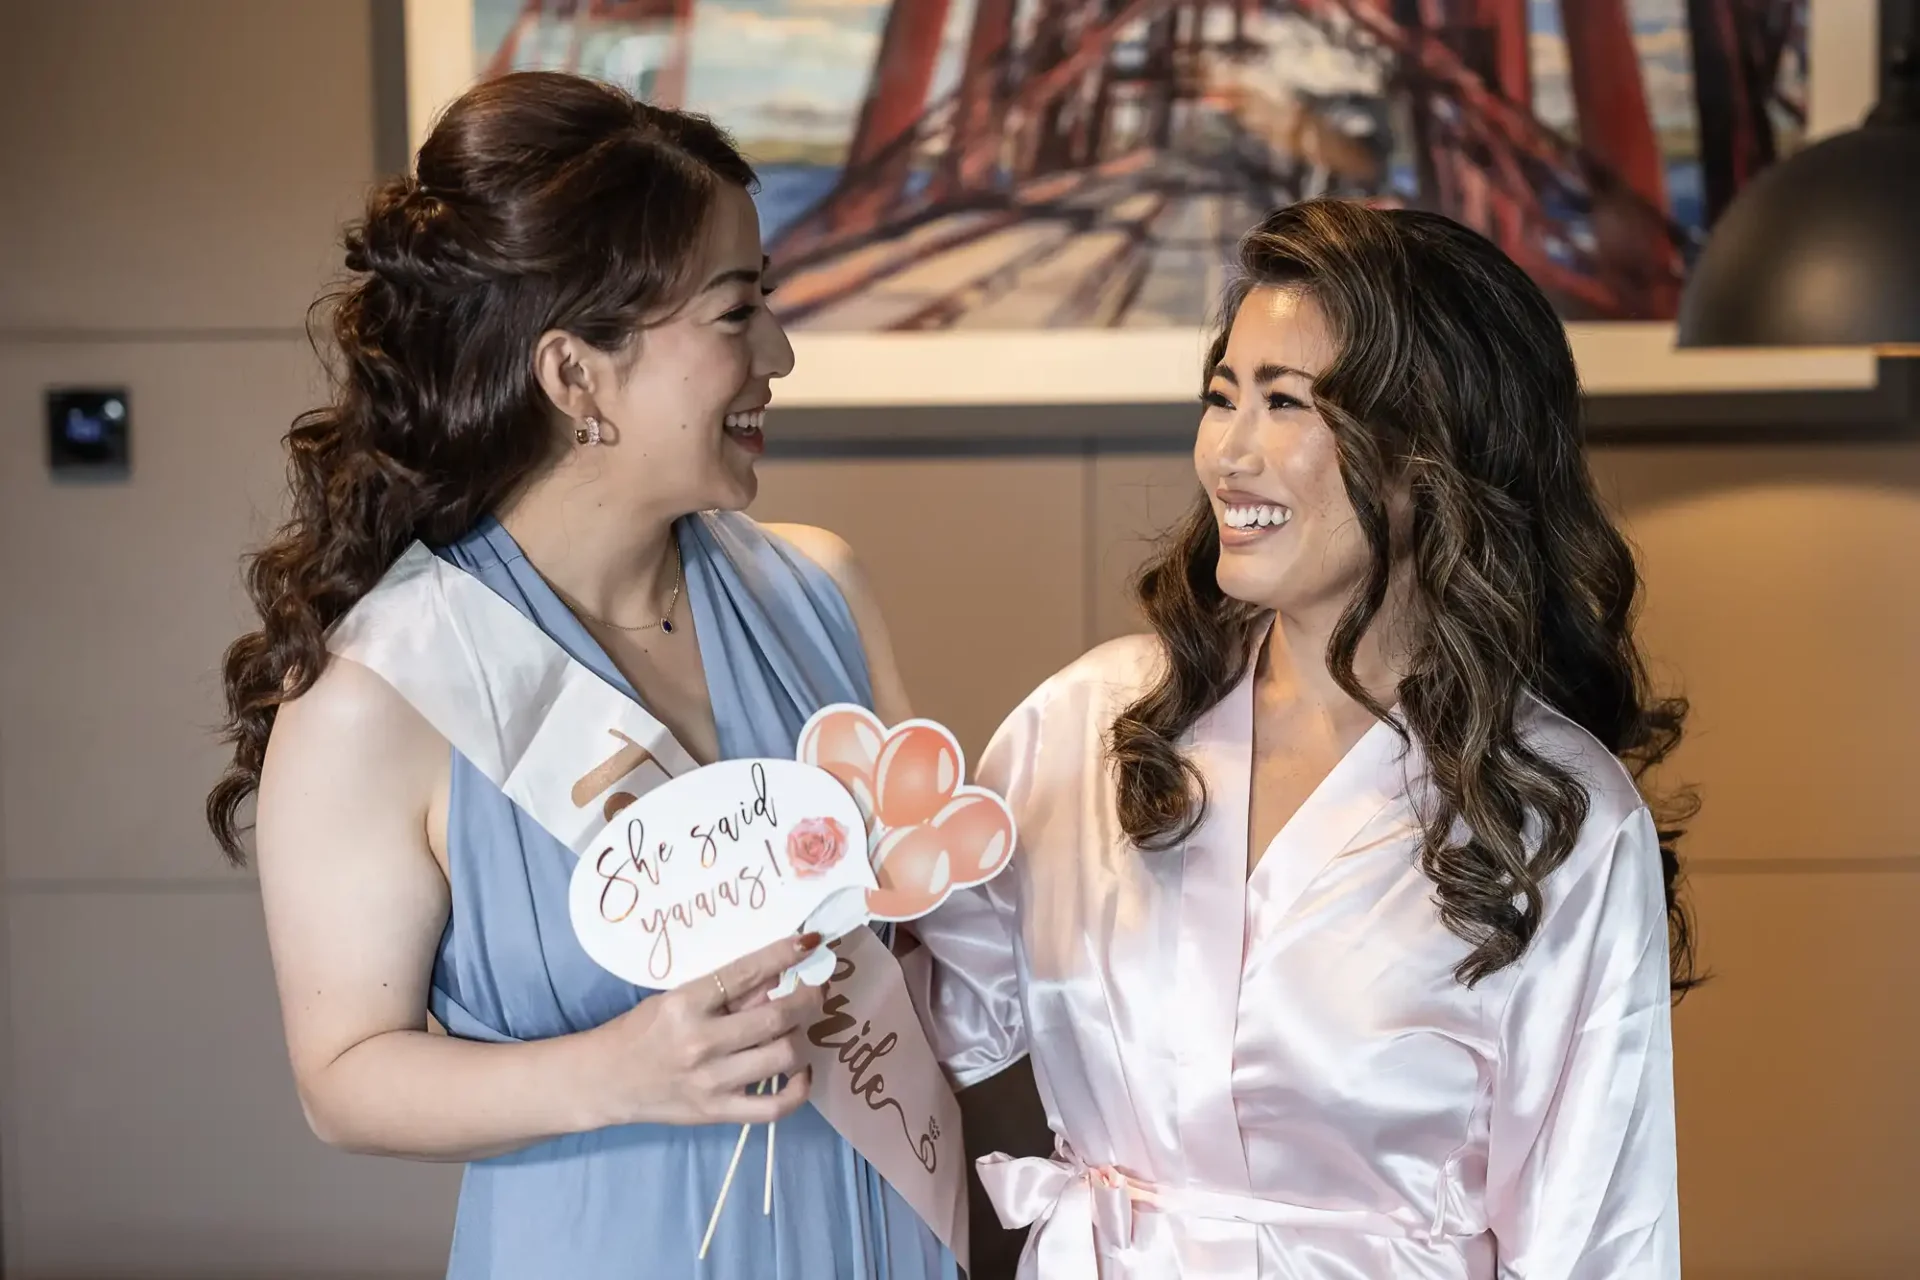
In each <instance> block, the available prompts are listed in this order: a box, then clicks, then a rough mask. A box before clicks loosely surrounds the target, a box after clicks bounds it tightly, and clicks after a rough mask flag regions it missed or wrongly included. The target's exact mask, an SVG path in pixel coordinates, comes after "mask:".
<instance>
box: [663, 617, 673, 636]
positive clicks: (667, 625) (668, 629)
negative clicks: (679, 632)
mask: <svg viewBox="0 0 1920 1280" xmlns="http://www.w3.org/2000/svg"><path fill="white" fill-rule="evenodd" d="M660 630H661V632H662V633H663V634H665V635H672V634H673V623H672V622H670V621H669V620H667V619H666V618H662V619H660Z"/></svg>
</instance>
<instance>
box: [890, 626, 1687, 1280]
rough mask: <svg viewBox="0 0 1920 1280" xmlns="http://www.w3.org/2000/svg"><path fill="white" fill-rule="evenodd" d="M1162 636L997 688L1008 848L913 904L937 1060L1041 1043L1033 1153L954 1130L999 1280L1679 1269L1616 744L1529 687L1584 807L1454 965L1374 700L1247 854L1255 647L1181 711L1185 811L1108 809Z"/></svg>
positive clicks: (1581, 1274)
mask: <svg viewBox="0 0 1920 1280" xmlns="http://www.w3.org/2000/svg"><path fill="white" fill-rule="evenodd" d="M1157 662H1158V648H1157V644H1156V642H1155V641H1153V640H1152V639H1151V638H1150V637H1131V638H1128V639H1125V640H1121V641H1116V642H1114V643H1112V644H1109V645H1106V646H1103V647H1102V648H1100V649H1097V650H1095V651H1094V652H1093V653H1091V654H1089V655H1087V656H1086V657H1085V658H1083V659H1081V660H1080V661H1079V662H1077V663H1075V664H1074V665H1073V666H1071V667H1069V668H1068V669H1067V670H1065V671H1063V672H1062V673H1060V674H1059V675H1057V676H1055V677H1054V678H1053V679H1052V680H1050V681H1048V682H1047V683H1046V684H1045V685H1043V686H1042V687H1041V688H1040V689H1039V690H1037V691H1036V692H1035V693H1034V694H1033V695H1032V696H1031V697H1030V698H1028V699H1027V701H1026V702H1025V703H1024V704H1022V705H1021V707H1020V708H1019V709H1018V710H1016V711H1015V712H1014V713H1013V715H1012V716H1011V717H1010V718H1009V719H1008V720H1007V721H1006V723H1005V724H1004V725H1003V726H1002V727H1001V728H1000V730H999V732H998V733H997V734H996V735H995V737H994V739H993V741H992V743H991V745H990V746H989V747H988V749H987V751H986V753H985V754H984V756H983V758H982V762H981V766H980V770H979V780H980V782H981V783H982V785H985V786H988V787H991V788H993V789H995V790H997V791H1000V792H1001V793H1002V794H1004V795H1005V796H1006V797H1007V799H1008V801H1009V803H1010V804H1011V806H1012V808H1013V810H1014V813H1015V815H1016V816H1017V818H1018V820H1019V824H1020V842H1019V850H1018V853H1017V855H1016V858H1015V862H1014V865H1013V867H1011V868H1010V869H1009V870H1008V871H1007V872H1006V873H1004V874H1003V875H1001V876H1000V877H999V878H998V879H997V880H994V881H992V882H990V883H989V884H987V885H985V886H982V887H980V888H978V889H973V890H968V891H965V892H963V893H961V894H958V895H956V896H955V897H954V898H952V899H950V900H949V901H948V903H947V904H946V905H945V906H943V907H942V908H941V909H940V910H939V911H938V912H936V913H935V914H934V915H933V916H931V917H929V918H928V919H925V920H922V921H920V922H919V923H918V926H917V931H918V932H919V934H920V936H921V938H922V940H923V941H924V942H925V944H926V950H927V952H928V954H929V957H930V962H929V963H923V964H922V965H921V966H919V976H920V979H921V981H922V983H923V986H922V990H921V995H922V998H923V1002H924V1013H925V1017H926V1020H927V1021H928V1023H929V1025H930V1032H931V1034H932V1036H933V1040H934V1044H935V1048H936V1050H937V1051H938V1052H939V1053H940V1054H941V1057H942V1060H943V1062H944V1063H945V1064H946V1066H947V1069H948V1071H949V1072H950V1074H951V1075H952V1076H953V1077H954V1080H955V1083H956V1084H957V1085H959V1086H961V1087H964V1086H965V1085H968V1084H971V1083H975V1082H977V1081H979V1080H982V1079H985V1078H986V1077H988V1076H990V1075H992V1074H993V1073H995V1072H996V1071H999V1070H1000V1069H1002V1068H1004V1067H1005V1066H1007V1065H1009V1064H1010V1063H1012V1062H1014V1061H1017V1060H1018V1058H1019V1057H1020V1056H1021V1055H1022V1054H1023V1053H1031V1055H1032V1057H1033V1066H1034V1074H1035V1078H1036V1080H1037V1082H1038V1085H1039V1089H1040V1093H1041V1097H1042V1100H1043V1102H1044V1103H1045V1106H1046V1110H1047V1115H1048V1118H1049V1121H1050V1123H1051V1125H1052V1128H1053V1131H1054V1134H1055V1137H1056V1141H1057V1144H1058V1150H1057V1153H1056V1158H1055V1159H1054V1160H1051V1161H1033V1160H1019V1161H1016V1160H1009V1159H1006V1158H1005V1157H989V1158H987V1159H985V1160H983V1161H981V1162H980V1172H981V1177H982V1180H983V1182H984V1183H985V1185H986V1186H987V1188H988V1191H989V1194H990V1195H991V1196H992V1198H993V1200H994V1202H995V1208H996V1209H997V1210H998V1211H999V1213H1000V1215H1001V1218H1002V1220H1003V1221H1005V1222H1006V1223H1007V1224H1008V1225H1021V1224H1023V1223H1026V1222H1032V1223H1034V1224H1035V1230H1034V1232H1033V1234H1032V1235H1031V1237H1030V1238H1029V1241H1028V1244H1027V1249H1026V1252H1025V1254H1024V1256H1023V1258H1022V1261H1021V1271H1020V1275H1021V1277H1022V1280H1036V1278H1044V1280H1094V1278H1095V1277H1100V1278H1101V1280H1119V1278H1123V1277H1124V1278H1133V1277H1138V1278H1140V1280H1145V1278H1147V1277H1164V1276H1174V1275H1179V1276H1185V1277H1199V1278H1201V1280H1211V1278H1217V1280H1226V1278H1227V1277H1235V1278H1236V1280H1244V1278H1246V1277H1261V1278H1263V1280H1382V1278H1384V1277H1391V1278H1392V1280H1496V1278H1498V1280H1668V1278H1669V1277H1675V1276H1678V1275H1679V1236H1678V1201H1677V1194H1676V1170H1675V1153H1674V1117H1673V1086H1672V1049H1671V1038H1670V1037H1671V1032H1670V1021H1669V1000H1668V988H1667V933H1666V913H1665V905H1664V898H1663V894H1662V889H1661V881H1660V854H1659V849H1658V845H1657V840H1656V836H1655V832H1654V828H1653V824H1652V821H1651V819H1650V817H1649V815H1648V813H1647V811H1646V809H1645V807H1644V806H1643V804H1642V802H1641V799H1640V797H1639V795H1638V793H1637V792H1636V791H1635V789H1634V787H1633V784H1632V781H1631V779H1630V778H1629V777H1628V775H1627V773H1626V772H1625V770H1624V769H1622V767H1621V766H1620V765H1619V763H1618V762H1617V761H1616V760H1614V759H1613V758H1612V757H1611V756H1610V755H1609V754H1608V753H1607V752H1606V751H1605V750H1604V748H1602V747H1601V746H1600V744H1598V743H1597V742H1595V741H1594V740H1593V739H1592V738H1591V737H1589V736H1588V735H1587V734H1585V733H1584V732H1583V731H1581V730H1580V729H1579V728H1578V727H1577V726H1575V725H1573V724H1571V723H1570V722H1568V721H1567V720H1565V719H1563V718H1562V717H1560V716H1558V715H1556V714H1555V713H1553V712H1552V711H1550V710H1548V709H1547V708H1545V707H1544V706H1542V705H1540V704H1538V703H1529V705H1528V710H1527V713H1526V717H1525V721H1524V724H1523V726H1522V728H1523V732H1524V733H1525V735H1526V736H1527V738H1528V740H1529V741H1530V742H1532V743H1533V745H1534V746H1535V747H1536V748H1537V749H1539V750H1541V751H1543V752H1547V753H1550V754H1551V755H1552V756H1553V758H1555V759H1556V760H1558V761H1560V762H1562V763H1563V764H1565V765H1567V766H1569V767H1570V768H1572V769H1573V770H1574V771H1575V773H1576V776H1578V777H1579V778H1581V779H1582V780H1583V781H1584V782H1585V784H1586V785H1587V787H1588V788H1589V792H1590V796H1591V808H1590V813H1589V816H1588V818H1587V821H1586V823H1585V825H1584V827H1583V828H1582V830H1581V832H1580V835H1579V839H1578V842H1577V845H1576V847H1575V848H1574V850H1573V852H1572V854H1571V856H1570V857H1569V858H1568V860H1567V861H1566V863H1565V864H1564V865H1563V866H1561V867H1560V868H1559V869H1558V870H1557V871H1556V872H1555V873H1554V874H1553V875H1552V877H1551V878H1550V879H1549V881H1548V883H1547V891H1546V894H1547V906H1546V914H1545V917H1544V919H1543V921H1542V924H1541V927H1540V931H1539V933H1538V935H1537V937H1536V938H1535V940H1534V942H1533V944H1532V946H1531V947H1530V949H1529V950H1528V952H1527V953H1526V955H1525V956H1524V958H1523V959H1522V960H1521V962H1520V963H1519V964H1517V965H1515V966H1511V967H1509V968H1507V969H1505V970H1502V971H1501V972H1500V973H1498V974H1496V975H1494V976H1493V977H1490V978H1488V979H1486V980H1484V981H1482V982H1481V983H1480V984H1479V985H1477V986H1475V987H1472V988H1469V987H1466V986H1463V985H1462V984H1461V983H1460V982H1459V981H1457V980H1456V979H1455V977H1454V974H1453V970H1454V967H1455V966H1456V965H1457V964H1458V963H1459V962H1460V960H1461V959H1462V958H1463V957H1464V956H1465V955H1466V953H1467V950H1468V948H1467V946H1466V944H1465V943H1463V942H1462V941H1460V940H1459V939H1458V938H1457V937H1455V936H1454V935H1453V934H1452V933H1450V932H1448V931H1447V929H1446V928H1445V927H1444V926H1443V925H1442V923H1441V921H1440V919H1439V915H1438V912H1437V910H1436V908H1435V905H1434V898H1433V888H1432V884H1431V882H1430V881H1429V880H1428V879H1427V878H1426V877H1425V876H1424V875H1423V874H1422V873H1421V872H1420V870H1419V868H1418V866H1417V865H1416V861H1415V859H1416V856H1417V849H1418V828H1417V824H1416V819H1415V805H1416V804H1417V797H1418V795H1419V789H1420V786H1421V784H1422V779H1423V770H1422V766H1421V762H1420V759H1419V756H1418V753H1417V751H1409V750H1408V749H1407V748H1406V747H1405V746H1404V745H1403V743H1402V740H1401V739H1400V738H1399V736H1398V735H1397V734H1396V733H1394V731H1393V730H1392V728H1391V727H1390V726H1388V725H1385V724H1380V725H1376V726H1375V727H1374V728H1373V729H1371V730H1370V731H1369V732H1368V733H1367V734H1366V735H1365V736H1364V737H1363V738H1362V739H1361V741H1360V742H1359V743H1358V744H1357V745H1356V746H1355V747H1354V748H1353V750H1352V751H1351V752H1350V753H1349V754H1348V756H1347V757H1346V758H1345V759H1344V760H1342V761H1341V762H1340V764H1339V765H1338V766H1336V768H1335V769H1334V771H1333V772H1332V774H1331V775H1330V776H1329V777H1328V778H1327V779H1326V780H1325V782H1323V783H1322V784H1321V786H1320V787H1319V788H1318V790H1316V791H1315V792H1314V793H1313V794H1312V795H1311V796H1310V797H1309V798H1308V800H1307V801H1306V803H1305V804H1304V805H1303V806H1302V807H1301V809H1300V810H1299V812H1298V813H1297V814H1296V815H1295V816H1294V817H1293V818H1292V820H1291V821H1289V823H1288V824H1287V826H1286V827H1285V828H1284V829H1283V830H1282V831H1281V832H1280V833H1279V834H1278V835H1277V836H1276V837H1275V838H1274V840H1273V843H1272V844H1271V845H1270V846H1269V848H1268V850H1267V851H1266V853H1265V855H1264V856H1263V857H1262V859H1261V860H1260V862H1259V864H1258V865H1257V866H1256V867H1255V869H1254V871H1253V873H1252V875H1251V876H1249V875H1248V874H1247V870H1246V868H1247V861H1248V860H1247V854H1248V848H1247V845H1248V828H1247V818H1248V798H1249V797H1248V790H1249V783H1250V777H1251V768H1252V749H1253V741H1252V725H1253V703H1252V687H1251V679H1250V678H1249V680H1248V681H1247V682H1244V683H1243V684H1242V685H1241V686H1240V687H1239V688H1238V689H1236V690H1235V691H1234V692H1233V693H1232V694H1231V695H1230V696H1229V697H1228V698H1227V699H1226V700H1225V701H1224V702H1223V703H1222V704H1221V705H1220V706H1218V707H1216V708H1215V709H1214V710H1213V711H1212V712H1210V713H1209V714H1208V715H1207V716H1205V717H1204V718H1203V719H1202V721H1201V722H1200V723H1199V724H1198V725H1197V726H1196V727H1195V729H1194V731H1193V733H1192V735H1191V739H1190V742H1189V743H1188V750H1189V753H1190V757H1191V758H1192V759H1193V760H1194V761H1195V763H1196V764H1197V765H1198V766H1199V767H1200V769H1201V771H1202V774H1203V775H1204V777H1205V779H1206V785H1207V793H1208V796H1209V801H1210V803H1209V805H1208V809H1207V812H1206V816H1205V820H1204V822H1203V824H1202V825H1201V827H1200V828H1199V830H1198V831H1197V832H1196V833H1195V834H1194V836H1193V837H1192V838H1191V839H1190V840H1188V841H1187V842H1186V843H1185V845H1184V846H1183V847H1181V848H1178V849H1174V850H1170V851H1167V852H1165V853H1142V852H1140V851H1138V850H1136V849H1134V848H1133V847H1132V846H1131V845H1130V844H1129V843H1128V842H1127V840H1126V838H1125V836H1124V835H1123V834H1122V833H1121V831H1120V830H1119V826H1118V822H1117V819H1116V816H1115V805H1114V792H1113V776H1112V772H1111V770H1110V769H1109V767H1108V765H1107V761H1106V758H1105V754H1104V751H1103V743H1104V741H1105V738H1106V734H1107V732H1108V729H1109V727H1110V726H1111V724H1112V721H1113V717H1114V714H1115V713H1116V712H1117V711H1118V710H1119V709H1120V708H1122V707H1124V706H1125V705H1126V704H1127V703H1128V702H1130V701H1131V700H1132V699H1133V698H1134V697H1135V696H1137V694H1138V693H1139V692H1140V691H1141V690H1142V689H1143V688H1144V687H1145V686H1146V684H1147V683H1148V682H1150V680H1151V679H1152V676H1153V671H1154V668H1155V666H1156V664H1157Z"/></svg>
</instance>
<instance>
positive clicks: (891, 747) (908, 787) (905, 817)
mask: <svg viewBox="0 0 1920 1280" xmlns="http://www.w3.org/2000/svg"><path fill="white" fill-rule="evenodd" d="M799 757H800V760H801V761H802V762H803V763H805V764H810V765H814V766H816V767H818V768H822V769H825V770H826V771H827V772H828V773H830V774H832V775H833V776H834V777H835V778H837V779H839V780H840V783H841V785H842V786H845V787H846V788H847V790H848V791H849V792H850V793H852V795H853V798H854V800H855V802H856V803H857V804H858V805H859V806H860V809H861V812H862V813H863V814H864V815H865V816H866V818H867V823H868V829H869V830H870V831H871V832H872V840H871V842H870V844H869V847H868V858H869V861H870V862H871V863H872V865H873V873H874V880H875V881H876V882H877V883H878V887H877V888H873V889H868V890H866V891H865V897H866V910H867V914H868V916H869V918H871V919H875V920H895V921H898V920H914V919H917V918H919V917H920V916H923V915H925V914H927V912H929V911H931V910H933V909H934V908H935V907H937V906H939V905H940V904H941V903H942V902H943V901H945V900H946V898H947V895H948V894H950V893H952V892H953V891H954V890H955V889H964V888H968V887H970V886H973V885H977V884H984V883H985V882H986V881H988V880H991V879H992V878H993V877H994V876H995V875H998V874H999V873H1000V872H1001V871H1002V870H1004V869H1005V868H1006V865H1007V862H1008V859H1009V858H1010V857H1011V856H1012V854H1013V848H1014V843H1015V839H1016V833H1015V829H1014V821H1013V812H1012V811H1011V810H1010V809H1008V808H1007V805H1006V802H1005V801H1004V800H1002V799H1001V798H1000V797H999V796H997V795H994V794H993V793H992V792H991V791H988V790H987V789H986V788H984V787H975V786H968V785H965V778H966V767H967V766H966V757H965V755H964V754H963V753H962V752H961V750H960V744H959V743H958V742H957V741H955V740H954V736H953V734H952V733H951V732H950V731H948V729H947V728H946V727H945V726H944V725H940V724H936V723H935V722H933V721H931V720H909V721H906V722H905V723H903V724H897V725H895V726H893V728H892V729H887V728H885V727H884V726H883V725H882V724H881V723H880V721H879V720H878V719H877V718H876V717H875V716H874V715H873V713H872V712H870V711H868V710H866V709H865V708H863V707H855V706H851V705H848V704H836V705H834V706H831V707H825V708H822V709H821V710H820V711H818V712H816V713H815V714H814V716H813V718H812V719H811V720H809V721H808V722H807V725H806V728H804V729H803V730H801V733H800V746H799Z"/></svg>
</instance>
